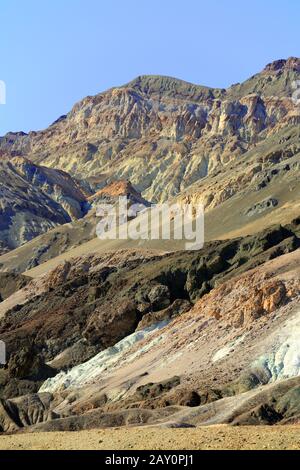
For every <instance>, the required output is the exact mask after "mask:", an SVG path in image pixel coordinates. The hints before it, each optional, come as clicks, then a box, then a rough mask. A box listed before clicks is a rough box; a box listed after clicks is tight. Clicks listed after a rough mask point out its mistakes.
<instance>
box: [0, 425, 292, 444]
mask: <svg viewBox="0 0 300 470" xmlns="http://www.w3.org/2000/svg"><path fill="white" fill-rule="evenodd" d="M0 449H1V450H11V449H14V450H65V449H66V450H80V449H81V450H97V449H99V450H131V449H132V450H142V449H145V450H176V449H179V450H212V449H220V450H221V449H233V450H238V449H242V450H246V449H249V450H255V449H260V450H264V449H265V450H271V449H274V450H287V449H293V450H300V425H292V426H273V427H270V426H259V427H258V426H251V427H230V426H226V425H221V426H210V427H200V428H192V429H163V428H126V429H125V428H122V429H104V430H103V429H101V430H92V431H81V432H62V433H59V432H53V433H36V434H18V435H11V436H0Z"/></svg>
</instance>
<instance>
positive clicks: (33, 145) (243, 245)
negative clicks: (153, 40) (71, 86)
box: [0, 58, 300, 432]
mask: <svg viewBox="0 0 300 470" xmlns="http://www.w3.org/2000/svg"><path fill="white" fill-rule="evenodd" d="M299 74H300V59H296V58H290V59H288V60H280V61H276V62H274V63H272V64H269V65H268V66H267V67H266V68H265V69H264V70H263V71H262V72H261V73H259V74H257V75H255V76H253V77H251V78H250V79H249V80H247V81H246V82H244V83H242V84H237V85H234V86H232V87H230V88H229V89H227V90H217V89H210V88H206V87H201V86H197V85H192V84H189V83H186V82H183V81H180V80H176V79H172V78H169V77H158V76H150V77H148V76H142V77H139V78H137V79H136V80H134V81H133V82H131V83H129V84H127V85H126V86H123V87H120V88H115V89H111V90H108V91H107V92H104V93H101V94H99V95H97V96H95V97H87V98H86V99H84V100H82V101H81V102H80V103H78V104H77V105H75V107H74V108H73V109H72V111H71V112H70V113H69V114H68V115H67V116H63V117H61V118H60V119H59V120H58V121H56V122H55V123H54V124H53V125H52V126H50V127H49V128H48V129H46V130H44V131H41V132H31V133H29V134H28V135H27V134H24V133H17V134H11V133H10V134H8V135H6V136H5V137H3V138H1V139H0V152H1V159H0V192H1V200H0V210H1V211H2V212H1V215H2V217H1V221H0V224H1V225H0V229H1V230H0V238H1V241H2V251H7V250H9V249H12V248H16V249H14V250H12V251H10V252H9V253H4V254H2V256H0V270H1V271H2V273H1V274H0V338H1V340H2V341H4V342H5V344H6V349H7V360H8V361H7V364H6V365H5V366H3V367H0V432H1V431H3V432H19V431H23V430H24V429H25V430H26V431H30V432H32V431H54V430H75V429H77V430H79V429H90V428H94V427H116V426H117V427H119V426H130V425H139V426H145V425H147V426H151V425H155V426H163V427H185V426H187V427H190V426H199V425H211V424H220V423H221V424H222V423H226V424H234V425H245V424H251V425H252V424H268V425H270V424H278V423H280V424H287V423H289V424H293V423H299V422H300V405H299V403H300V401H299V389H300V350H299V332H300V318H299V301H300V287H299V286H300V271H299V260H300V250H299V249H300V218H299V215H300V214H299V210H300V206H299V196H300V194H299V184H298V183H299V165H300V160H299V158H300V144H299V142H300V131H299V124H300V111H299V105H298V104H297V103H296V101H295V100H294V99H293V96H292V95H293V92H294V88H293V82H294V80H297V79H299ZM57 168H59V169H57ZM66 171H67V172H68V173H66ZM70 175H72V176H70ZM129 180H130V181H132V183H133V185H134V186H133V185H132V184H131V183H130V182H129ZM135 188H137V189H135ZM140 191H141V192H142V193H140ZM120 195H121V196H122V195H127V196H128V197H129V199H130V200H131V202H141V203H143V204H146V205H147V204H148V203H147V200H151V201H154V202H155V201H166V200H169V201H172V202H179V203H181V204H186V203H191V202H192V203H194V204H198V203H202V204H204V206H205V209H206V217H205V226H206V228H205V235H206V240H205V241H206V243H205V245H204V247H203V248H202V249H201V250H200V249H196V250H194V251H187V250H184V251H183V248H184V246H183V243H184V241H182V240H177V241H174V242H172V243H171V245H170V244H169V241H164V240H156V241H149V240H140V241H138V242H137V241H136V240H99V239H97V238H94V236H95V225H96V223H97V222H98V219H97V217H96V214H95V212H96V210H95V207H96V205H97V204H98V203H101V202H109V203H110V204H116V201H117V198H118V197H119V196H120ZM144 216H145V214H144V215H142V216H141V218H139V219H136V220H134V221H131V222H130V223H131V224H132V223H135V222H140V223H141V224H142V231H144V232H147V230H148V228H147V226H143V221H144V219H143V217H144ZM291 220H292V222H291ZM45 232H47V233H45ZM144 232H143V233H144ZM37 235H39V236H37ZM34 237H35V238H34ZM25 242H27V243H25ZM19 245H22V246H19ZM3 271H5V272H3ZM24 272H25V273H24ZM24 274H25V275H24Z"/></svg>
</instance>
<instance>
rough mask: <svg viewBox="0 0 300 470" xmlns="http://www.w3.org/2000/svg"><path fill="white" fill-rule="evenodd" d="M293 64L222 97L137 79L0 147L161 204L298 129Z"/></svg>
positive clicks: (275, 67) (274, 67)
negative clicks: (282, 130) (117, 183)
mask: <svg viewBox="0 0 300 470" xmlns="http://www.w3.org/2000/svg"><path fill="white" fill-rule="evenodd" d="M299 63H300V61H299V59H295V58H292V59H289V60H288V61H279V62H278V63H274V64H271V65H270V66H267V67H266V69H265V70H264V71H263V72H262V73H261V74H258V75H255V76H254V77H252V78H251V79H250V80H248V81H246V82H245V83H243V84H241V85H237V86H234V87H231V88H229V89H228V90H216V89H209V88H205V87H200V86H196V85H191V84H189V83H185V82H182V81H180V80H176V79H171V78H168V77H155V76H154V77H151V76H150V77H147V76H146V77H139V78H138V79H136V80H134V81H133V82H131V83H129V84H128V85H126V86H124V87H120V88H115V89H112V90H108V91H107V92H104V93H101V94H99V95H96V96H94V97H87V98H85V99H84V100H82V101H81V102H79V103H78V104H76V105H75V106H74V108H73V109H72V111H71V112H70V113H69V114H68V115H67V116H65V117H63V118H61V119H60V120H58V122H56V123H55V124H53V125H52V126H50V127H49V128H48V129H46V130H45V131H42V132H34V133H30V134H29V135H23V134H21V135H20V134H18V135H16V134H9V135H7V136H6V137H5V138H3V139H2V140H1V145H0V148H2V150H3V151H8V152H18V153H20V154H22V155H28V156H29V157H30V158H31V159H33V160H34V161H38V162H43V163H44V164H46V165H47V166H51V167H57V168H61V169H64V170H66V171H68V172H70V173H71V174H73V175H76V176H77V177H80V178H83V177H98V176H99V175H101V178H102V181H104V182H105V181H111V180H112V179H116V178H117V179H130V181H131V182H132V183H133V184H134V185H135V186H137V188H138V190H141V191H142V192H143V196H144V197H146V198H147V199H148V200H153V201H162V200H166V199H168V198H169V197H171V196H174V195H177V194H178V193H179V192H180V191H182V190H184V189H185V188H187V187H188V186H189V185H190V184H192V183H194V182H195V181H197V180H200V179H201V178H204V177H205V176H207V175H211V174H212V172H213V171H214V170H215V169H216V168H218V169H220V168H222V167H223V166H226V165H227V164H228V163H229V162H233V163H234V162H236V161H238V159H239V157H240V156H241V155H242V154H244V152H245V151H246V150H248V149H251V148H252V147H253V146H254V145H256V143H258V142H260V141H262V140H263V139H265V138H266V137H267V136H268V135H272V134H273V133H274V132H276V130H277V129H278V126H279V127H280V126H286V125H291V124H293V125H297V124H298V121H299V112H298V111H297V108H296V106H295V104H294V103H293V101H292V99H291V96H292V81H293V80H295V79H297V78H299ZM104 182H102V183H101V184H100V189H101V186H102V185H103V184H104Z"/></svg>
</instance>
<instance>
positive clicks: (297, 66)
mask: <svg viewBox="0 0 300 470" xmlns="http://www.w3.org/2000/svg"><path fill="white" fill-rule="evenodd" d="M283 70H288V71H294V72H300V59H299V58H298V57H289V58H288V59H279V60H275V61H274V62H271V63H270V64H268V65H266V67H265V68H264V70H263V71H264V72H275V73H277V72H278V71H283Z"/></svg>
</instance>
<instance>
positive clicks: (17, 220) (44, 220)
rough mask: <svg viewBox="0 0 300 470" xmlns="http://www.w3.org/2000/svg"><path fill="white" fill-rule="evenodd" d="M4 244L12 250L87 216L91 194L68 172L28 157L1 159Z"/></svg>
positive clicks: (1, 238)
mask: <svg viewBox="0 0 300 470" xmlns="http://www.w3.org/2000/svg"><path fill="white" fill-rule="evenodd" d="M0 197H1V199H0V215H1V226H0V248H1V250H2V251H6V250H11V249H13V248H16V247H17V246H19V245H22V244H24V243H26V242H27V241H29V240H31V239H32V238H34V237H36V236H37V235H40V234H41V233H44V232H46V231H48V230H50V229H51V228H53V227H55V226H57V225H61V224H65V223H68V222H71V220H75V219H79V218H81V217H83V216H84V214H85V213H86V211H87V196H86V195H85V194H84V193H83V191H82V189H81V188H80V186H79V184H78V183H77V182H76V181H75V180H74V179H73V178H72V177H70V176H69V175H68V174H67V173H65V172H63V171H61V170H54V169H51V168H46V167H43V166H39V165H35V164H33V163H32V162H31V161H30V160H28V159H26V158H24V157H13V158H8V157H6V158H5V157H3V158H1V160H0Z"/></svg>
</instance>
